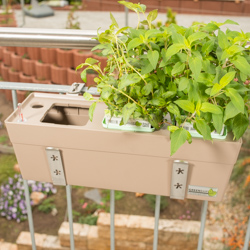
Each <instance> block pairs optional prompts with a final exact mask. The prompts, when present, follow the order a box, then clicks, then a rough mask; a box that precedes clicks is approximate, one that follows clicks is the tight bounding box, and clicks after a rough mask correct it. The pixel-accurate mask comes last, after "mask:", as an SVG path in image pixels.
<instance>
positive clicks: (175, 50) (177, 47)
mask: <svg viewBox="0 0 250 250" xmlns="http://www.w3.org/2000/svg"><path fill="white" fill-rule="evenodd" d="M184 48H185V45H183V44H180V43H176V44H173V45H171V46H170V47H169V48H168V49H167V52H166V55H165V56H166V58H169V57H171V56H173V55H175V54H176V53H178V52H179V51H180V50H181V49H184Z"/></svg>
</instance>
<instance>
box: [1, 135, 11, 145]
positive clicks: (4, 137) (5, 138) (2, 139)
mask: <svg viewBox="0 0 250 250" xmlns="http://www.w3.org/2000/svg"><path fill="white" fill-rule="evenodd" d="M8 139H9V138H8V136H7V135H1V136H0V143H3V144H4V143H6V142H7V141H8Z"/></svg>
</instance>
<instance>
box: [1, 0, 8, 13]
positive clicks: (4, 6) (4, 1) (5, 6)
mask: <svg viewBox="0 0 250 250" xmlns="http://www.w3.org/2000/svg"><path fill="white" fill-rule="evenodd" d="M2 6H3V10H4V11H6V10H7V1H6V0H3V2H2Z"/></svg>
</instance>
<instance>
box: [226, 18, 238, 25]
mask: <svg viewBox="0 0 250 250" xmlns="http://www.w3.org/2000/svg"><path fill="white" fill-rule="evenodd" d="M223 24H235V25H239V24H238V23H236V22H235V21H233V20H230V19H227V20H226V21H225V22H224V23H223Z"/></svg>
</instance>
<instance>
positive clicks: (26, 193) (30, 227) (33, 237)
mask: <svg viewBox="0 0 250 250" xmlns="http://www.w3.org/2000/svg"><path fill="white" fill-rule="evenodd" d="M23 184H24V193H25V201H26V209H27V214H28V221H29V229H30V236H31V243H32V250H36V241H35V232H34V224H33V217H32V210H31V205H30V192H29V185H28V181H27V180H23Z"/></svg>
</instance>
